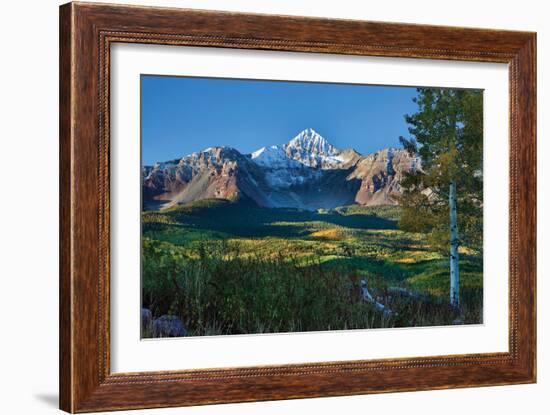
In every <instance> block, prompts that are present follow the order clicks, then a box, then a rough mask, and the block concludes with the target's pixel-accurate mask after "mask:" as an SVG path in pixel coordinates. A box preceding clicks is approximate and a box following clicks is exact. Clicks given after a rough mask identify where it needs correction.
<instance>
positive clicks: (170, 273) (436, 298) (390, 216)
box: [142, 199, 483, 337]
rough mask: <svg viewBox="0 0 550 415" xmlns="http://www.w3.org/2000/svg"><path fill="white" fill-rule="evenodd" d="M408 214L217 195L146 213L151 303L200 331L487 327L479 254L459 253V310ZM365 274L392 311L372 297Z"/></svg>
mask: <svg viewBox="0 0 550 415" xmlns="http://www.w3.org/2000/svg"><path fill="white" fill-rule="evenodd" d="M399 214H400V210H399V207H396V206H384V207H380V206H377V207H363V206H358V205H353V206H345V207H340V208H336V209H330V210H319V211H317V212H310V211H302V210H296V209H264V208H258V207H256V206H255V205H253V204H251V203H246V202H240V203H236V202H230V201H226V200H220V199H215V200H214V199H210V200H202V201H197V202H193V203H191V204H188V205H185V206H179V207H176V208H172V209H170V210H166V211H163V212H152V211H151V212H144V213H143V214H142V306H143V307H144V308H147V309H149V310H151V312H152V314H153V316H154V317H158V316H161V315H165V314H168V315H174V316H177V317H179V318H180V319H181V321H182V322H183V323H184V325H185V327H186V328H187V332H188V335H191V336H203V335H226V334H252V333H275V332H300V331H320V330H347V329H366V328H381V327H415V326H433V325H449V324H472V323H481V322H482V302H483V287H482V285H483V279H482V269H483V264H482V259H481V256H480V255H479V254H478V255H475V254H474V253H473V251H470V250H468V249H467V248H463V249H462V250H461V263H460V269H461V274H460V276H461V301H462V310H461V312H460V314H459V315H457V313H456V311H454V310H453V309H452V308H451V307H450V306H449V305H448V303H449V298H448V297H449V260H448V255H447V254H446V253H443V252H438V251H436V250H435V249H432V248H431V247H430V246H429V245H428V243H427V242H426V236H425V235H423V234H420V233H409V232H404V231H401V230H399V229H398V226H397V225H398V221H399ZM361 280H365V281H366V282H367V286H368V290H369V291H370V293H371V294H372V295H373V297H374V298H375V299H376V301H378V302H379V303H381V304H383V305H384V306H386V307H387V308H388V309H390V310H391V313H383V312H381V311H379V310H377V309H376V307H375V306H374V305H373V304H371V303H368V302H365V301H363V299H362V296H361ZM143 335H144V337H151V336H152V333H148V332H144V333H143Z"/></svg>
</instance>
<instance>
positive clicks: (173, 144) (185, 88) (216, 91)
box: [141, 75, 416, 165]
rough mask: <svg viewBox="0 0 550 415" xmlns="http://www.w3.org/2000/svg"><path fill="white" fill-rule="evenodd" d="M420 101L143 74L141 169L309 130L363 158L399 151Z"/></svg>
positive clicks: (367, 89) (378, 92) (395, 94)
mask: <svg viewBox="0 0 550 415" xmlns="http://www.w3.org/2000/svg"><path fill="white" fill-rule="evenodd" d="M415 96H416V89H415V88H411V87H392V86H389V87H386V86H370V85H349V84H329V83H307V82H281V81H256V80H231V79H215V78H189V77H172V76H170V77H166V76H151V75H143V76H142V77H141V100H142V101H141V106H142V115H141V116H142V159H143V164H146V165H148V164H153V163H154V162H156V161H166V160H172V159H176V158H181V157H183V156H185V155H187V154H190V153H192V152H194V151H199V150H202V149H204V148H207V147H213V146H231V147H234V148H236V149H237V150H239V151H240V152H241V153H243V154H244V153H250V152H252V151H255V150H257V149H259V148H261V147H263V146H268V145H273V144H284V143H286V142H287V141H289V140H290V139H292V138H293V137H294V136H295V135H297V134H298V133H299V132H300V131H302V130H303V129H305V128H308V127H310V128H313V129H314V130H316V131H317V132H318V133H319V134H321V135H322V136H323V137H325V138H326V139H327V140H328V141H329V142H330V143H331V144H333V145H334V146H336V147H338V148H350V147H351V148H354V149H355V150H357V151H358V152H360V153H362V154H368V153H371V152H374V151H376V150H379V149H381V148H385V147H390V146H393V147H398V146H399V136H400V135H405V136H406V135H407V124H406V123H405V120H404V114H410V113H413V112H414V111H415V110H416V104H414V103H413V102H412V98H413V97H415Z"/></svg>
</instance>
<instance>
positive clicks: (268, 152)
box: [250, 146, 300, 168]
mask: <svg viewBox="0 0 550 415" xmlns="http://www.w3.org/2000/svg"><path fill="white" fill-rule="evenodd" d="M250 158H251V159H252V160H253V161H254V162H255V163H257V164H259V165H261V166H264V167H269V168H296V167H300V163H298V162H297V161H295V160H292V159H291V158H289V157H288V156H287V155H286V153H285V151H284V150H283V148H281V147H280V146H269V147H262V148H260V149H259V150H256V151H254V152H253V153H252V154H250Z"/></svg>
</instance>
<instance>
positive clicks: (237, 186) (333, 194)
mask: <svg viewBox="0 0 550 415" xmlns="http://www.w3.org/2000/svg"><path fill="white" fill-rule="evenodd" d="M417 168H420V160H419V159H418V157H414V156H411V155H409V154H408V152H407V151H405V150H402V149H396V148H388V149H383V150H380V151H377V152H375V153H372V154H369V155H366V156H362V155H361V154H359V153H358V152H356V151H355V150H353V149H344V150H341V149H338V148H336V147H334V146H333V145H332V144H330V143H329V142H328V141H327V140H326V139H325V138H323V137H322V136H321V135H320V134H318V133H317V132H316V131H315V130H313V129H311V128H308V129H306V130H304V131H302V132H301V133H300V134H298V135H297V136H296V137H294V138H293V139H291V140H290V141H289V142H288V143H286V144H283V145H273V146H269V147H262V148H261V149H259V150H257V151H254V152H252V153H251V154H242V153H240V152H239V151H238V150H236V149H234V148H231V147H210V148H207V149H205V150H203V151H200V152H195V153H192V154H190V155H187V156H185V157H183V158H181V159H179V160H172V161H168V162H163V163H156V164H155V165H153V166H144V167H143V169H142V183H143V205H144V209H165V208H169V207H172V206H175V205H178V204H185V203H189V202H191V201H194V200H200V199H207V198H220V199H229V200H236V199H239V198H247V199H250V200H252V201H253V202H255V203H256V204H257V205H259V206H262V207H269V208H274V207H289V208H299V209H308V210H316V209H320V208H334V207H337V206H342V205H349V204H361V205H391V204H396V203H397V202H396V200H395V197H396V196H398V195H399V194H401V185H400V183H401V180H402V179H403V178H404V176H405V174H406V173H407V172H409V171H413V170H415V169H417Z"/></svg>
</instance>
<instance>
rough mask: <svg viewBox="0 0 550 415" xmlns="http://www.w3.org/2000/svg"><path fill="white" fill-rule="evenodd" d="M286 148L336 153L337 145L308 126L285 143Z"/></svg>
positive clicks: (327, 153) (318, 152)
mask: <svg viewBox="0 0 550 415" xmlns="http://www.w3.org/2000/svg"><path fill="white" fill-rule="evenodd" d="M285 150H296V151H303V152H309V153H313V154H322V155H327V156H330V155H335V153H337V152H338V150H337V149H336V147H334V146H333V145H332V144H330V143H329V142H328V141H327V140H326V139H325V138H324V137H323V136H321V135H320V134H319V133H318V132H317V131H315V130H314V129H313V128H306V129H305V130H303V131H302V132H301V133H300V134H298V135H297V136H296V137H294V138H293V139H292V140H290V141H289V142H288V143H287V144H286V145H285Z"/></svg>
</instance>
